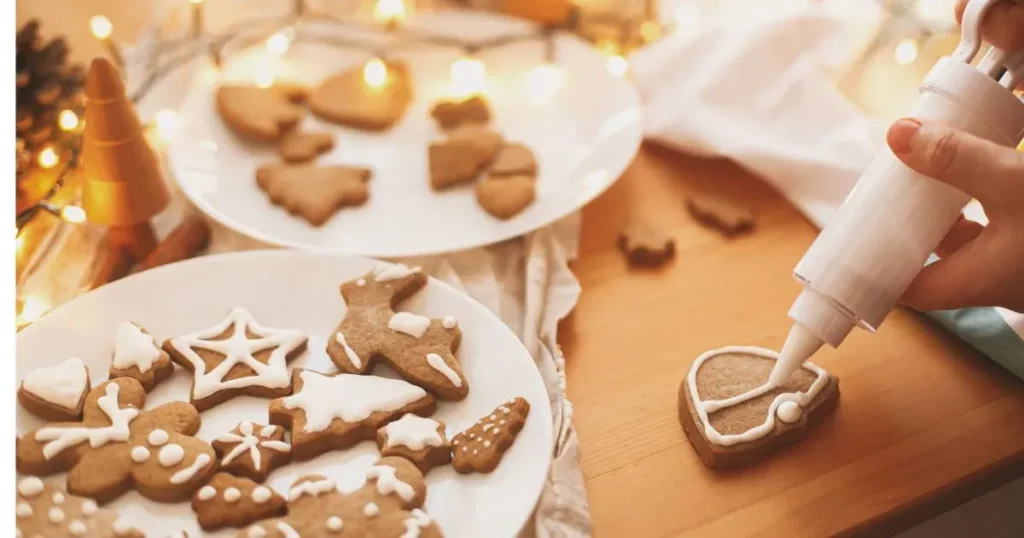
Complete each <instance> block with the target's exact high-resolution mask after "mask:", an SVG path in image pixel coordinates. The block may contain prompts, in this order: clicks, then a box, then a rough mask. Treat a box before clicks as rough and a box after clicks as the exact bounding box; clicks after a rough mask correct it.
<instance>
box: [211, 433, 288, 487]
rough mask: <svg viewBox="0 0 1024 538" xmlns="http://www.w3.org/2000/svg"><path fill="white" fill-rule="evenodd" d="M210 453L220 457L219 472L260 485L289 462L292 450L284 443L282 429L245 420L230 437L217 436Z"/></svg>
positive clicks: (226, 435)
mask: <svg viewBox="0 0 1024 538" xmlns="http://www.w3.org/2000/svg"><path fill="white" fill-rule="evenodd" d="M213 449H214V450H216V451H217V455H218V456H220V457H221V460H220V468H221V469H222V470H224V471H227V472H229V473H231V474H234V475H238V476H244V477H246V478H249V479H251V480H254V481H256V482H263V481H264V480H266V479H267V475H268V474H270V471H273V470H274V469H276V468H278V467H281V466H282V465H285V464H287V463H288V462H290V461H291V460H292V446H291V445H290V444H288V443H286V442H285V440H284V429H283V428H281V427H280V426H273V425H271V426H262V425H260V424H253V423H252V422H249V421H247V420H246V421H243V422H241V423H240V424H239V425H238V426H237V427H236V428H235V429H234V430H231V433H225V434H222V435H219V436H217V438H216V439H214V440H213Z"/></svg>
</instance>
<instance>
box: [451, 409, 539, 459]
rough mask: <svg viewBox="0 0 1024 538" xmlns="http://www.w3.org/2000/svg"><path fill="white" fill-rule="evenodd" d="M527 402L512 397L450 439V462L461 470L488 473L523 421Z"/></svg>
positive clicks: (507, 447)
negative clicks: (452, 453)
mask: <svg viewBox="0 0 1024 538" xmlns="http://www.w3.org/2000/svg"><path fill="white" fill-rule="evenodd" d="M529 414H530V402H527V401H526V400H524V399H522V398H515V399H512V400H509V401H507V402H505V403H503V404H501V405H499V406H498V407H497V408H496V409H495V410H494V411H493V412H492V413H491V414H490V415H487V416H486V417H484V418H482V419H480V420H478V421H476V424H474V425H473V426H472V427H470V428H469V429H468V430H465V431H462V432H459V433H458V434H456V435H455V437H454V438H453V439H452V450H453V451H454V456H453V458H452V466H453V467H455V470H456V471H458V472H460V473H462V474H467V473H489V472H491V471H493V470H494V469H496V468H497V467H498V463H500V462H501V458H502V456H504V455H505V452H506V451H507V450H508V449H509V448H510V447H511V446H512V443H513V442H514V441H515V440H516V436H518V435H519V432H520V431H521V430H522V429H523V425H524V424H526V416H527V415H529Z"/></svg>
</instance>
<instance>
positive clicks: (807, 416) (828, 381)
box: [679, 346, 839, 467]
mask: <svg viewBox="0 0 1024 538" xmlns="http://www.w3.org/2000/svg"><path fill="white" fill-rule="evenodd" d="M777 359H778V354H777V353H775V352H774V351H771V350H767V349H763V348H758V347H746V346H729V347H724V348H721V349H716V350H713V351H708V352H706V353H704V354H703V355H701V356H699V357H697V360H695V361H694V362H693V366H691V367H690V372H689V374H688V375H687V376H686V379H684V380H683V383H682V386H681V387H680V388H679V421H680V422H681V423H682V425H683V430H684V431H685V432H686V436H687V437H688V438H689V439H690V443H691V444H692V445H693V448H694V450H696V451H697V455H698V456H699V457H700V459H701V461H703V462H704V464H705V465H707V466H708V467H737V466H740V465H745V464H748V463H751V462H753V461H756V460H758V459H761V458H763V457H765V456H767V455H768V454H769V453H771V452H773V451H774V450H776V449H777V448H779V447H780V446H782V445H785V444H788V443H792V442H795V441H798V440H800V439H802V438H803V437H804V436H806V435H807V432H808V431H809V429H810V428H812V427H814V426H815V425H817V424H818V423H820V422H821V421H822V419H824V418H825V417H826V416H828V415H829V413H831V412H832V411H833V410H834V409H835V407H836V405H837V404H838V403H839V380H838V379H836V377H835V376H833V375H830V374H829V373H828V372H826V371H825V370H823V369H821V368H820V367H818V366H816V365H814V364H812V363H809V362H808V363H804V365H803V367H802V368H800V369H799V370H797V371H796V372H795V373H794V374H793V375H792V376H790V378H789V379H788V380H786V382H785V383H783V384H782V385H781V386H779V387H772V386H771V385H770V384H769V383H768V376H769V375H770V374H771V371H772V368H774V366H775V361H776V360H777Z"/></svg>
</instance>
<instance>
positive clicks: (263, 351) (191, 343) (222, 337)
mask: <svg viewBox="0 0 1024 538" xmlns="http://www.w3.org/2000/svg"><path fill="white" fill-rule="evenodd" d="M307 339H308V338H307V337H306V335H305V334H303V333H301V332H299V331H296V330H293V329H274V328H271V327H265V326H263V325H260V324H258V323H256V320H255V319H254V318H253V317H252V314H250V313H249V311H248V310H246V309H244V308H236V309H234V310H232V311H231V313H230V314H228V317H226V318H224V320H223V321H221V322H220V323H218V324H216V325H214V326H213V327H210V328H208V329H203V330H201V331H196V332H194V333H189V334H183V335H181V336H178V337H175V338H170V339H168V340H167V341H165V342H164V350H165V351H167V352H168V353H169V354H170V355H171V360H173V361H174V362H176V363H178V364H180V365H181V366H182V367H183V368H185V369H186V370H188V371H190V372H192V397H191V401H192V405H194V406H196V408H197V409H199V410H200V411H205V410H207V409H210V408H211V407H213V406H215V405H218V404H220V403H223V402H226V401H228V400H230V399H231V398H234V397H235V396H240V395H242V394H245V395H247V396H256V397H259V398H276V397H278V396H284V395H286V394H290V393H291V391H292V390H291V387H292V385H291V375H290V374H289V373H288V361H290V360H292V359H294V358H296V357H298V356H299V355H300V354H302V352H303V351H305V349H306V340H307Z"/></svg>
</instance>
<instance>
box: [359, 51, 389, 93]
mask: <svg viewBox="0 0 1024 538" xmlns="http://www.w3.org/2000/svg"><path fill="white" fill-rule="evenodd" d="M363 80H364V81H365V82H366V84H367V85H368V86H370V87H371V88H380V87H381V86H383V85H384V83H385V82H387V81H388V66H387V65H385V64H384V61H383V60H381V59H380V58H371V59H370V60H369V61H367V62H366V65H365V66H363Z"/></svg>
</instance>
